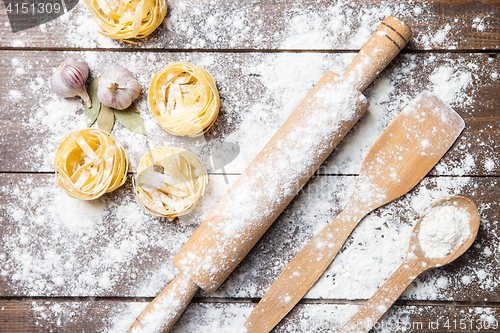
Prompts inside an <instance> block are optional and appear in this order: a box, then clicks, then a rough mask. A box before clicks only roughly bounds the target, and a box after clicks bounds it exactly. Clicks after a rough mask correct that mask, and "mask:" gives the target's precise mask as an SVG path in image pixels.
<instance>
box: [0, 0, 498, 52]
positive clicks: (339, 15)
mask: <svg viewBox="0 0 500 333" xmlns="http://www.w3.org/2000/svg"><path fill="white" fill-rule="evenodd" d="M167 5H168V14H167V18H166V19H165V20H164V22H163V23H162V25H160V26H159V28H158V29H157V30H156V31H154V32H153V33H152V34H151V35H150V36H149V37H148V38H146V39H145V40H144V41H141V40H139V41H138V42H139V44H136V45H130V44H127V43H123V42H120V41H114V40H111V39H109V38H107V37H104V36H102V35H100V34H99V33H98V32H97V30H98V25H97V23H96V22H95V21H94V20H93V19H92V15H91V12H90V10H89V9H88V8H87V7H86V6H85V5H84V4H83V3H80V4H78V5H77V6H76V7H75V9H73V10H72V11H71V12H70V13H69V14H66V15H64V16H62V17H60V18H58V19H56V20H54V21H51V22H49V23H46V24H45V25H43V26H42V27H36V28H33V29H29V30H26V31H23V32H21V33H17V34H13V33H12V32H11V28H10V26H9V25H8V24H2V25H0V45H1V46H4V47H28V48H40V47H58V48H86V49H88V48H96V47H98V48H104V49H110V48H111V49H113V48H141V49H143V48H150V49H158V48H161V49H165V48H167V49H177V50H179V49H180V50H191V49H202V50H207V49H208V50H210V49H216V50H227V49H236V50H249V49H250V50H252V49H257V50H268V49H274V50H275V49H285V50H290V49H294V50H303V49H313V50H356V49H360V48H361V46H362V45H363V44H364V43H365V41H366V39H367V38H368V37H369V36H370V34H371V32H372V31H373V29H374V28H375V27H376V26H377V25H378V24H379V22H380V20H381V19H383V18H384V17H386V16H388V15H394V16H397V17H399V18H400V19H402V20H403V21H404V22H406V23H408V24H409V25H410V26H411V27H412V30H413V33H414V37H413V40H412V41H411V42H410V44H409V49H412V50H429V49H445V50H472V49H476V50H482V49H484V48H486V49H488V50H498V49H499V45H500V33H499V30H500V21H499V20H498V18H499V17H500V5H499V4H498V1H495V0H484V1H475V2H472V1H456V0H455V1H454V0H443V1H439V2H434V3H429V2H428V1H423V0H418V1H396V0H390V1H384V2H381V1H378V2H367V1H360V0H357V1H349V0H336V1H334V2H332V1H327V0H321V1H316V0H305V1H291V0H286V1H280V2H278V3H273V2H269V3H268V2H262V3H258V4H255V3H253V2H246V1H236V2H235V1H233V0H223V1H216V2H197V1H192V0H188V1H182V0H171V1H168V4H167ZM0 15H1V16H0V17H1V18H2V19H1V20H0V21H1V22H6V21H7V17H6V12H5V9H4V7H3V6H2V7H0ZM353 32H354V33H353Z"/></svg>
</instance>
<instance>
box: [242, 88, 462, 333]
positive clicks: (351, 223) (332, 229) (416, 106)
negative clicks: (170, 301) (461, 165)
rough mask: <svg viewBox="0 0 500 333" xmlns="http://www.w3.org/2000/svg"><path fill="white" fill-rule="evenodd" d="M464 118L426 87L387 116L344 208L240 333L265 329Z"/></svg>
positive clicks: (403, 189) (405, 186)
mask: <svg viewBox="0 0 500 333" xmlns="http://www.w3.org/2000/svg"><path fill="white" fill-rule="evenodd" d="M464 126H465V124H464V121H463V119H462V118H461V117H460V116H459V115H458V114H457V113H456V112H455V111H453V110H452V109H450V108H449V107H448V106H446V105H445V104H444V103H443V102H442V101H440V100H439V99H438V98H437V97H436V96H434V95H433V94H432V93H430V92H428V91H424V92H422V93H421V94H420V95H418V96H417V97H416V98H415V99H414V100H413V101H411V102H410V104H408V105H407V106H406V107H405V108H404V110H403V111H402V112H401V113H400V114H399V115H398V116H397V117H396V119H394V121H392V122H391V123H390V124H389V126H388V127H387V129H386V130H385V131H384V133H382V135H381V136H380V138H379V139H378V140H377V141H376V142H375V144H374V145H373V146H372V148H371V149H370V151H369V152H368V155H367V156H366V158H365V160H364V161H363V165H362V166H361V171H360V173H359V178H358V182H357V184H356V189H355V190H354V195H353V196H352V198H351V200H350V201H349V203H348V204H347V207H346V208H345V209H344V210H343V211H342V212H341V213H340V214H339V215H338V216H337V217H336V218H335V219H334V220H333V221H332V222H331V223H329V224H328V225H327V226H326V227H325V228H324V229H323V230H322V231H321V232H320V233H319V234H317V235H316V236H315V237H314V238H313V239H312V240H311V241H309V243H308V244H307V245H306V246H305V247H304V248H303V249H302V250H301V251H300V252H299V253H298V254H297V255H296V256H295V257H294V258H293V259H292V261H291V262H290V263H289V264H288V266H287V267H285V269H284V270H283V272H281V274H280V275H279V276H278V279H277V280H276V281H275V282H274V283H273V284H272V285H271V288H270V289H269V291H268V292H267V293H266V294H265V295H264V297H263V298H262V300H261V301H260V302H259V303H258V304H257V306H256V307H255V308H254V310H253V311H252V313H251V314H250V316H249V318H248V320H247V321H246V322H245V324H244V326H243V328H242V329H241V330H240V332H255V333H264V332H269V331H270V330H272V328H273V327H274V326H275V325H276V324H278V323H279V322H280V321H281V319H282V318H283V317H284V316H285V315H286V314H287V313H288V312H289V311H290V310H291V309H292V308H293V307H294V306H295V304H297V302H299V301H300V299H301V298H302V297H303V296H304V295H305V294H306V293H307V291H308V290H309V289H310V288H311V287H312V286H313V285H314V283H315V282H316V281H317V280H318V279H319V277H320V276H321V275H322V274H323V272H324V271H325V270H326V269H327V268H328V266H329V265H330V263H331V262H332V260H333V258H335V256H336V255H337V253H338V252H339V250H340V248H341V247H342V245H343V244H344V242H345V241H346V240H347V237H349V235H350V233H351V232H352V230H353V229H354V228H355V227H356V225H357V224H358V223H359V221H361V219H363V217H365V216H366V215H367V214H368V213H370V212H371V211H372V210H374V209H376V208H378V207H380V206H382V205H385V204H387V203H389V202H391V201H392V200H394V199H396V198H399V197H400V196H402V195H403V194H405V193H407V192H408V191H409V190H411V189H412V188H413V187H414V186H415V185H416V184H417V183H418V182H419V181H420V180H421V179H422V178H423V177H424V176H425V175H426V174H427V173H428V172H429V171H430V170H431V169H432V168H433V167H434V165H435V164H436V163H437V162H438V161H439V159H440V158H441V157H442V156H443V155H444V153H446V151H447V150H448V149H449V148H450V147H451V145H452V144H453V142H454V141H455V140H456V139H457V137H458V136H459V135H460V133H461V132H462V130H463V129H464Z"/></svg>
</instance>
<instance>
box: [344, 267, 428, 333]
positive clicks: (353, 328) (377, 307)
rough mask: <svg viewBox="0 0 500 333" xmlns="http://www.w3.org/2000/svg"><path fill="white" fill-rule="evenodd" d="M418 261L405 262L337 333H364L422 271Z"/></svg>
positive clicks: (422, 268)
mask: <svg viewBox="0 0 500 333" xmlns="http://www.w3.org/2000/svg"><path fill="white" fill-rule="evenodd" d="M424 270H425V268H424V267H422V266H421V262H419V261H418V260H410V261H405V262H403V264H402V265H401V266H399V268H398V269H397V270H396V271H395V272H394V273H393V274H392V275H391V277H390V278H389V279H388V280H387V281H386V282H385V283H384V284H383V285H382V287H380V288H379V290H377V292H376V293H375V294H374V295H373V296H372V297H371V298H370V299H369V300H368V301H367V302H366V303H365V304H364V305H363V306H362V307H361V309H359V310H358V312H357V313H356V314H355V315H354V316H353V317H352V318H351V319H349V321H348V322H347V324H345V325H344V327H343V328H342V330H340V331H339V332H338V333H366V332H368V331H370V329H371V328H372V327H373V325H374V324H375V323H376V322H377V321H378V320H379V319H380V318H382V316H383V315H384V313H385V312H386V311H387V310H388V309H389V308H390V307H391V305H392V304H393V303H394V302H395V301H396V300H397V299H398V297H399V296H400V295H401V294H402V293H403V292H404V291H405V290H406V288H408V286H409V285H410V284H411V283H412V282H413V280H415V278H416V277H417V276H418V275H419V274H420V273H421V272H422V271H424Z"/></svg>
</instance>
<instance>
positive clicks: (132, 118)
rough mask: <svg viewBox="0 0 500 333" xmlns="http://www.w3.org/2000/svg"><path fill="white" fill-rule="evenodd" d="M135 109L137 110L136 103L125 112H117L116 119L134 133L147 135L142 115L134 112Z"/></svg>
mask: <svg viewBox="0 0 500 333" xmlns="http://www.w3.org/2000/svg"><path fill="white" fill-rule="evenodd" d="M134 109H135V110H137V107H136V106H135V103H132V105H130V106H129V107H128V108H126V109H125V110H115V115H116V119H118V121H119V122H120V123H121V124H122V125H123V126H125V127H126V128H128V129H129V130H131V131H132V132H135V133H139V134H144V135H146V127H145V126H144V120H142V118H141V115H140V114H138V113H137V112H136V111H134Z"/></svg>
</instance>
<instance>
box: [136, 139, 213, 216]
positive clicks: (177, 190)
mask: <svg viewBox="0 0 500 333" xmlns="http://www.w3.org/2000/svg"><path fill="white" fill-rule="evenodd" d="M207 182H208V176H207V169H206V168H205V165H204V164H203V162H202V161H201V160H200V159H199V158H198V157H197V156H196V155H194V154H193V153H191V152H188V151H186V150H183V149H180V148H169V147H158V148H155V149H153V150H152V151H150V152H148V153H146V154H145V155H144V156H143V157H142V159H141V161H140V162H139V166H138V167H137V176H136V178H135V179H134V189H135V194H136V196H137V200H138V201H139V203H140V204H141V205H143V206H144V208H146V209H147V210H148V211H150V212H151V213H153V214H155V215H160V216H164V217H166V218H168V219H169V220H170V221H172V220H173V219H175V218H176V217H177V216H180V215H185V214H187V213H189V212H190V211H192V210H193V209H194V207H195V206H196V203H197V202H198V199H199V198H200V197H201V196H202V195H203V193H204V192H205V185H206V184H207Z"/></svg>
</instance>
